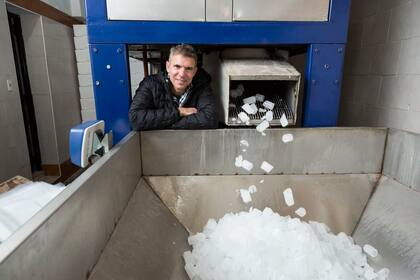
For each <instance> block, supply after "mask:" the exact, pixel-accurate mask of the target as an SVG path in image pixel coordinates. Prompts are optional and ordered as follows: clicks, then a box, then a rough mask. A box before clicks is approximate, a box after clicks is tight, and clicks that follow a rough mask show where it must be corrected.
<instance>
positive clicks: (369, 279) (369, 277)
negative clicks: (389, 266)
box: [363, 267, 378, 280]
mask: <svg viewBox="0 0 420 280" xmlns="http://www.w3.org/2000/svg"><path fill="white" fill-rule="evenodd" d="M363 276H364V277H365V279H366V280H373V279H376V277H377V276H378V275H377V274H376V273H375V271H374V270H373V268H372V267H367V268H366V270H365V273H364V275H363Z"/></svg>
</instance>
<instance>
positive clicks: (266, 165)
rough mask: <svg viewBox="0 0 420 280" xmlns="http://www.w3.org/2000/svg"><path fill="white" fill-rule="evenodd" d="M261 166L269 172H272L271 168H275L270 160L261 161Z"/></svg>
mask: <svg viewBox="0 0 420 280" xmlns="http://www.w3.org/2000/svg"><path fill="white" fill-rule="evenodd" d="M260 168H261V169H262V170H264V171H265V172H267V173H270V172H271V170H273V166H272V165H271V164H269V163H268V162H266V161H263V162H262V163H261V166H260Z"/></svg>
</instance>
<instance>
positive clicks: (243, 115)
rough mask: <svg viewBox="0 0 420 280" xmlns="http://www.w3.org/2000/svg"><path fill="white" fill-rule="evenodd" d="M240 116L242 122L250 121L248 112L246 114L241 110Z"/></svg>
mask: <svg viewBox="0 0 420 280" xmlns="http://www.w3.org/2000/svg"><path fill="white" fill-rule="evenodd" d="M238 117H239V119H240V120H241V121H242V122H244V123H246V122H248V121H249V117H248V115H247V114H245V113H244V112H240V113H239V114H238Z"/></svg>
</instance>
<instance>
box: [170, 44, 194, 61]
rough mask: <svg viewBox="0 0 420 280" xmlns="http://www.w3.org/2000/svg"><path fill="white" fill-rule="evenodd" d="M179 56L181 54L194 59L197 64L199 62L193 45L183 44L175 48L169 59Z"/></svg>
mask: <svg viewBox="0 0 420 280" xmlns="http://www.w3.org/2000/svg"><path fill="white" fill-rule="evenodd" d="M177 54H180V55H182V56H185V57H190V58H193V59H194V60H195V62H196V63H197V61H198V57H197V52H196V51H195V50H194V48H193V47H192V46H191V45H187V44H181V45H176V46H173V47H172V48H171V50H170V52H169V58H171V57H173V56H174V55H177Z"/></svg>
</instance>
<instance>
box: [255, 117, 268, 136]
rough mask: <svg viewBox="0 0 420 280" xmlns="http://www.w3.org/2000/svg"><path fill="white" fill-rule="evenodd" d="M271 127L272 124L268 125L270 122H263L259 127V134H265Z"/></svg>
mask: <svg viewBox="0 0 420 280" xmlns="http://www.w3.org/2000/svg"><path fill="white" fill-rule="evenodd" d="M269 126H270V124H269V123H268V121H266V120H263V121H262V122H261V123H260V124H259V125H258V126H257V131H258V132H261V133H262V132H263V131H264V130H266V129H267V128H268V127H269Z"/></svg>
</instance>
